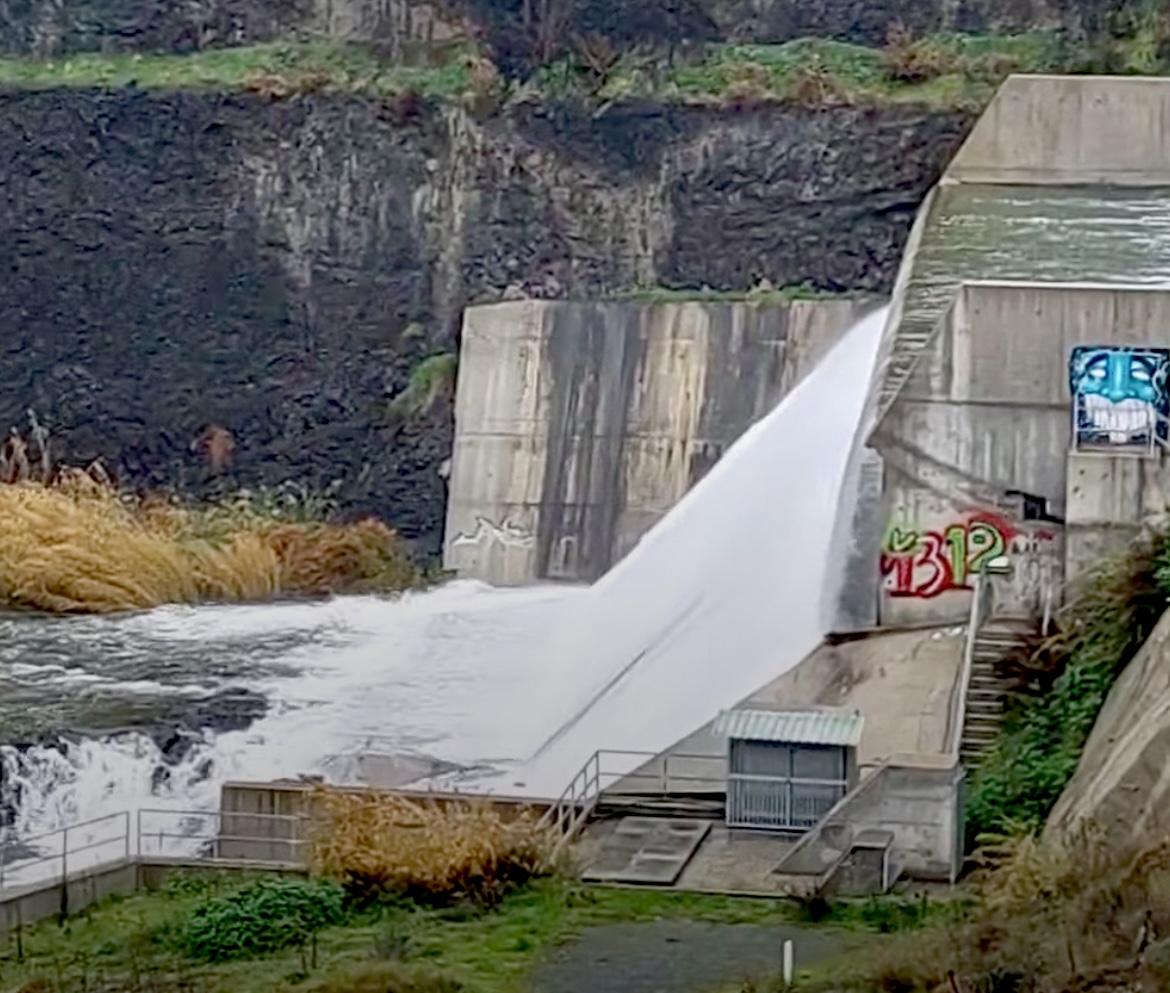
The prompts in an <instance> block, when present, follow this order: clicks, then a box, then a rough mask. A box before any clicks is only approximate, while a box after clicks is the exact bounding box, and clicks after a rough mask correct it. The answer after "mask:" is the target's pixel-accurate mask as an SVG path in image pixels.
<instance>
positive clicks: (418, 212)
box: [0, 90, 969, 551]
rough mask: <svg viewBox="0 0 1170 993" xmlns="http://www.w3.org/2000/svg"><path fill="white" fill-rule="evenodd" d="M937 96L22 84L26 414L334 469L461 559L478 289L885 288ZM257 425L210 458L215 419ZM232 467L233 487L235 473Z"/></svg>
mask: <svg viewBox="0 0 1170 993" xmlns="http://www.w3.org/2000/svg"><path fill="white" fill-rule="evenodd" d="M968 124H969V122H968V120H967V119H966V118H964V117H962V116H959V115H944V114H929V113H924V112H922V111H919V110H915V109H911V108H898V109H893V110H890V111H887V112H876V111H865V110H856V109H843V110H840V111H822V112H819V113H812V114H809V113H801V112H797V111H791V110H785V109H771V110H761V111H759V112H754V113H749V114H743V115H739V116H721V115H720V114H718V113H716V112H714V111H710V112H707V111H699V110H681V109H676V110H670V109H664V108H662V107H657V106H638V107H626V108H615V109H613V110H612V111H611V112H610V113H607V114H604V115H602V116H601V117H594V116H592V115H591V114H589V113H586V112H577V111H573V110H571V109H565V108H563V109H561V110H559V111H553V110H546V109H539V108H529V109H527V110H524V111H518V112H516V113H515V114H513V115H511V116H507V117H499V118H494V119H491V120H488V121H485V122H476V121H473V120H471V119H469V118H467V117H466V116H464V115H462V114H459V113H456V112H452V111H440V110H437V109H425V110H424V112H423V113H421V114H419V115H416V116H414V117H411V118H409V119H407V120H403V119H402V118H401V115H398V114H396V113H395V109H394V108H386V107H383V106H381V105H378V104H376V103H371V102H367V101H362V100H358V99H348V98H329V99H311V98H306V99H303V100H298V101H292V102H286V103H280V102H277V103H272V102H266V101H263V100H261V99H260V98H256V97H220V96H214V95H209V94H202V95H196V94H181V93H170V94H167V93H154V92H140V91H134V90H125V91H120V92H102V93H98V92H83V91H61V92H48V93H9V94H0V273H3V278H2V279H0V327H2V328H3V329H4V334H3V342H2V344H0V375H2V377H3V383H4V388H3V389H2V390H0V430H7V429H8V427H9V425H17V424H22V423H23V422H24V421H25V417H26V411H27V410H29V409H32V410H34V411H35V412H36V414H37V416H38V417H39V418H40V419H41V420H42V421H43V422H45V423H46V424H47V425H48V426H49V427H50V429H51V430H52V433H53V437H54V440H55V445H56V448H55V455H56V456H57V457H58V458H61V459H64V460H68V461H71V462H84V461H86V460H89V459H92V458H96V457H103V458H104V459H105V460H106V461H107V464H109V465H110V467H111V468H112V469H113V470H114V471H115V472H116V473H117V475H118V476H119V477H120V478H122V479H123V480H125V481H128V482H133V483H136V484H141V485H145V486H151V487H160V486H161V487H167V486H174V487H179V488H184V489H192V490H199V491H203V490H206V489H208V488H214V487H217V486H226V485H231V486H238V485H257V484H267V485H275V484H278V483H281V482H282V481H284V480H298V481H300V482H301V483H303V484H305V485H307V486H309V487H311V488H314V489H322V488H326V487H328V486H330V485H331V484H333V485H335V487H336V488H337V491H338V496H339V498H340V499H341V500H342V502H343V504H344V505H345V506H347V507H349V508H352V510H353V511H355V512H357V511H376V512H378V513H380V514H383V515H385V516H387V517H388V518H390V519H391V520H392V521H394V522H395V523H397V524H398V525H399V526H400V527H401V528H402V530H403V532H404V533H405V534H407V535H408V536H410V537H411V538H415V539H419V540H421V541H422V542H423V544H424V546H425V547H426V548H427V549H428V550H432V551H433V550H437V547H438V540H439V536H440V534H441V531H442V522H443V514H444V505H445V492H444V484H443V480H442V479H441V477H440V473H439V467H440V465H441V463H442V462H443V460H444V459H445V458H446V457H447V455H448V454H449V450H450V444H451V414H450V406H449V402H448V398H447V395H446V394H445V393H444V392H443V391H440V394H439V396H438V398H437V401H436V402H435V403H434V404H432V406H431V408H430V409H429V410H428V411H425V412H423V413H421V414H420V415H418V416H414V417H409V418H407V419H406V420H405V422H403V420H402V419H401V417H400V416H399V415H397V414H395V412H394V411H393V410H392V408H391V401H392V399H393V398H394V397H395V396H396V395H398V394H399V393H400V392H401V391H402V390H403V389H404V387H405V385H406V383H407V381H408V377H409V373H410V370H411V368H412V366H413V365H415V364H416V363H417V362H418V361H419V360H420V359H421V358H422V357H423V356H425V355H427V354H429V353H432V352H435V351H454V350H455V348H456V338H457V333H458V326H459V319H460V315H461V312H462V308H463V306H464V305H465V304H466V303H468V302H471V301H484V300H488V301H490V300H499V299H501V298H502V297H503V296H504V295H505V293H506V292H508V291H509V290H510V292H511V295H516V294H519V293H525V292H526V293H528V294H529V295H532V296H538V297H563V296H575V297H582V296H589V295H596V294H599V293H604V292H606V291H608V290H613V289H617V288H622V287H629V286H632V285H637V284H647V283H655V282H668V283H677V284H683V285H701V284H703V283H709V284H711V285H712V286H716V287H722V288H727V289H734V288H746V287H749V286H751V285H752V284H753V283H754V282H755V281H756V280H758V279H760V278H764V277H766V278H768V279H770V280H771V281H772V282H773V283H774V284H776V285H781V284H786V283H800V282H806V281H807V282H811V283H814V284H817V285H820V286H822V287H825V288H828V289H839V290H843V289H849V290H872V291H876V292H882V291H888V289H889V287H890V284H891V282H892V279H893V275H894V270H895V266H896V264H897V259H898V255H899V251H900V246H901V243H902V240H903V238H904V237H905V234H906V231H907V229H908V227H909V224H910V222H911V219H912V216H913V213H914V210H915V207H916V205H917V203H918V201H919V200H920V198H921V197H922V195H923V193H924V191H925V190H926V189H927V188H928V187H929V185H930V184H931V183H933V182H934V181H935V179H936V178H937V176H938V173H939V171H940V168H941V166H942V164H943V163H944V162H946V161H947V159H948V157H949V155H950V153H951V151H952V150H953V149H954V147H955V145H956V143H957V142H958V141H959V140H961V138H962V136H963V134H964V133H965V131H966V129H967V127H968ZM209 429H213V430H220V429H222V430H224V431H227V432H228V433H229V434H230V436H231V442H232V444H231V446H230V447H231V451H230V458H229V459H228V460H227V461H226V463H225V464H222V465H220V466H218V467H217V466H215V465H211V464H210V462H212V461H214V460H210V459H208V458H207V456H208V451H207V446H206V444H204V442H205V441H206V439H207V437H208V434H207V432H208V430H209ZM221 477H222V478H221Z"/></svg>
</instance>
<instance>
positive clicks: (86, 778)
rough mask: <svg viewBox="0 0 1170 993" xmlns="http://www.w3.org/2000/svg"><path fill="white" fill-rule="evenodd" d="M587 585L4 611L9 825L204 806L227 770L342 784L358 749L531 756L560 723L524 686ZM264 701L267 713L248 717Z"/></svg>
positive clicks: (0, 658) (0, 784) (1, 689)
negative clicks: (48, 612) (124, 610)
mask: <svg viewBox="0 0 1170 993" xmlns="http://www.w3.org/2000/svg"><path fill="white" fill-rule="evenodd" d="M578 593H579V591H578V590H575V589H573V588H571V587H551V586H550V587H533V588H528V589H523V590H495V589H491V588H490V587H487V586H483V585H481V584H474V583H452V584H450V585H448V586H445V587H442V588H440V589H438V590H434V591H430V592H427V593H422V594H411V595H408V596H404V597H401V598H399V599H381V598H376V597H341V598H337V599H334V600H330V601H327V602H320V603H290V604H277V605H264V606H208V607H198V608H185V607H184V608H178V607H173V608H164V609H161V610H156V611H152V612H149V613H145V614H140V615H135V616H130V617H120V618H108V617H101V618H76V619H75V618H43V617H15V618H10V619H6V620H4V621H2V622H0V694H2V696H0V729H3V730H2V735H0V741H7V742H8V744H7V745H2V746H0V799H3V800H4V801H5V802H6V810H7V818H6V819H7V820H8V822H9V825H8V826H9V828H10V829H15V831H14V833H15V834H16V835H17V836H18V837H19V836H27V835H30V834H38V833H41V832H45V831H51V830H55V829H57V828H59V827H61V826H63V825H65V824H69V823H76V822H77V821H79V820H86V819H89V818H91V817H96V816H99V815H101V814H105V813H107V812H109V811H112V810H121V809H131V810H133V809H136V808H140V807H143V806H148V807H160V806H167V805H172V806H178V807H182V808H184V809H206V808H208V807H212V806H214V805H215V802H216V800H217V795H218V789H219V786H220V784H221V783H222V782H224V781H225V780H226V779H230V778H247V779H269V778H280V777H295V776H298V775H304V774H318V773H325V774H327V775H328V776H329V778H331V779H341V780H345V779H347V778H353V773H352V771H349V772H347V764H346V762H345V761H343V759H344V757H345V756H347V755H352V754H356V753H359V752H367V753H368V752H375V753H382V754H406V755H416V756H425V757H428V758H433V759H438V760H442V761H443V762H445V763H451V764H453V765H456V766H464V765H470V766H474V767H475V768H476V769H478V770H483V769H484V767H485V766H486V767H489V768H490V767H491V766H492V763H495V762H505V761H507V760H510V759H515V758H517V757H521V756H523V755H524V754H525V750H526V749H528V750H531V749H532V748H535V747H536V745H537V744H538V743H539V738H540V736H541V735H542V734H544V733H547V732H548V730H549V729H548V728H547V727H546V726H543V725H542V719H544V717H545V715H546V713H547V710H546V708H544V707H543V706H542V705H541V701H540V700H537V699H534V698H533V695H532V692H531V688H530V687H528V686H527V685H526V683H528V682H530V681H531V676H532V672H533V669H534V668H535V667H536V666H538V665H539V662H540V660H539V655H540V652H541V650H542V645H543V644H544V643H545V636H546V634H547V633H548V632H549V631H550V629H551V625H553V624H554V623H555V622H556V619H557V618H558V617H560V616H562V614H563V612H564V611H565V610H566V609H568V608H569V607H570V606H571V605H572V604H573V602H574V600H575V597H576V596H577V594H578ZM225 698H226V699H227V700H228V702H229V703H232V702H233V701H239V700H241V699H242V700H243V701H244V703H245V705H246V706H245V707H244V710H245V713H244V714H243V715H233V714H231V713H230V710H231V707H228V708H227V709H228V710H229V714H228V715H227V717H228V720H227V721H226V724H227V729H225V728H224V724H225V721H224V716H225V715H224V714H223V713H222V711H223V709H224V707H223V700H224V699H225ZM257 700H262V701H266V702H267V710H266V712H265V713H263V716H260V717H259V719H256V720H252V721H249V720H248V716H249V714H250V712H251V708H252V707H253V705H254V703H255V701H257ZM217 701H218V702H217ZM208 702H210V704H211V706H210V707H208V706H207V704H208ZM208 710H210V711H211V714H212V716H211V717H210V718H208V715H207V711H208ZM503 714H508V715H509V719H508V720H506V721H503V720H501V715H503ZM234 716H238V717H239V718H240V719H239V720H235V721H233V720H232V718H233V717H234ZM209 720H210V722H211V726H208V722H209ZM233 723H235V724H245V723H246V724H248V726H247V727H236V728H232V724H233ZM201 724H202V725H204V726H202V727H200V725H201ZM176 729H178V730H179V731H180V732H181V737H180V736H179V735H177V734H176Z"/></svg>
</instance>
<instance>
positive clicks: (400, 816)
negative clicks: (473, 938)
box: [312, 788, 555, 906]
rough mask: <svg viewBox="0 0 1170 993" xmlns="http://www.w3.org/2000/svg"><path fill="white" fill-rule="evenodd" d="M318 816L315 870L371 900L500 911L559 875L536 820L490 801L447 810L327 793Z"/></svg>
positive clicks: (547, 836)
mask: <svg viewBox="0 0 1170 993" xmlns="http://www.w3.org/2000/svg"><path fill="white" fill-rule="evenodd" d="M315 810H316V811H317V813H318V820H317V824H316V826H315V831H314V836H313V845H312V865H313V869H314V871H315V872H316V873H318V874H320V875H322V876H328V877H331V878H334V879H338V880H340V881H341V882H342V883H343V884H344V885H345V887H346V889H347V890H348V891H349V892H350V893H351V895H353V896H355V897H357V898H359V899H363V900H368V899H372V898H375V897H378V896H382V895H403V896H407V897H409V898H411V899H415V900H419V901H423V902H427V903H438V904H445V903H446V904H449V903H453V902H457V901H459V900H466V901H470V902H472V903H473V904H476V905H479V906H493V905H495V904H496V903H498V901H499V900H500V899H501V898H502V897H503V896H504V895H505V894H506V893H507V892H508V891H509V890H510V889H512V888H513V887H515V886H517V885H519V884H521V883H523V882H525V881H527V880H528V879H530V878H531V877H533V876H537V875H543V874H547V873H550V872H552V871H553V868H554V865H553V853H554V842H555V836H554V835H553V834H552V833H551V832H549V831H548V830H546V829H545V828H544V827H542V826H541V825H540V823H539V822H538V820H537V818H536V817H535V815H533V814H531V813H528V812H522V813H520V814H519V815H517V816H516V817H514V818H510V819H509V818H505V817H503V816H501V814H500V813H499V811H498V810H497V809H495V808H493V807H492V806H491V805H490V804H489V803H487V802H480V801H469V802H467V803H449V804H439V803H436V802H420V801H415V800H410V799H407V798H405V797H401V796H395V795H393V794H379V793H368V792H361V793H357V792H347V791H341V790H333V789H328V788H323V789H321V790H320V791H318V793H317V794H316V796H315Z"/></svg>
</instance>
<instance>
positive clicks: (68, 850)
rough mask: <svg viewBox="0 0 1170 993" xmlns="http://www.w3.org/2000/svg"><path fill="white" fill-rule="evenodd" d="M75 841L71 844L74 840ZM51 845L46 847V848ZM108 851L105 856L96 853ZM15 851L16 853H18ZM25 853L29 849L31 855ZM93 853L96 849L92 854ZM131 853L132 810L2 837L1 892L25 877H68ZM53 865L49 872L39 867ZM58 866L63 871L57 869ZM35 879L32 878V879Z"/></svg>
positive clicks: (0, 854)
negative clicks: (94, 865) (24, 835)
mask: <svg viewBox="0 0 1170 993" xmlns="http://www.w3.org/2000/svg"><path fill="white" fill-rule="evenodd" d="M71 841H72V842H73V844H70V842H71ZM46 848H47V849H49V850H48V851H44V849H46ZM101 851H105V852H107V853H109V852H115V853H117V854H113V855H110V854H107V856H106V857H105V858H104V859H103V858H101V857H100V856H96V853H98V852H101ZM14 853H15V854H14ZM25 853H28V854H27V855H26V854H25ZM89 853H94V855H93V856H91V855H90V854H89ZM129 857H130V812H129V811H128V810H122V811H119V812H118V813H116V814H106V815H105V816H104V817H95V818H93V819H92V820H88V821H80V822H79V823H77V824H70V825H69V826H68V827H64V828H61V829H60V830H58V831H47V832H45V833H44V834H36V835H31V836H29V837H25V838H13V839H10V840H8V841H0V892H2V891H3V890H4V889H5V887H6V886H10V885H12V880H13V877H14V876H15V877H16V879H17V883H16V885H23V881H24V877H26V876H30V875H36V876H43V875H49V876H53V877H54V878H56V877H58V876H59V878H61V879H65V878H67V877H68V875H69V873H70V871H72V870H73V869H78V868H88V867H89V866H90V865H93V864H100V863H102V862H116V861H118V860H120V859H128V858H129ZM46 866H47V867H50V868H49V870H48V872H45V873H41V872H37V871H36V870H38V869H40V868H41V867H46ZM58 867H59V868H60V872H59V873H58V872H57V869H58ZM30 881H31V880H30Z"/></svg>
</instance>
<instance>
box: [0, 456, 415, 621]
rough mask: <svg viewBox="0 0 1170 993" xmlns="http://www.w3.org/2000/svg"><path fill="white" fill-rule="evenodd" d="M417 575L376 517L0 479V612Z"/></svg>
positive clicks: (142, 605) (383, 585)
mask: <svg viewBox="0 0 1170 993" xmlns="http://www.w3.org/2000/svg"><path fill="white" fill-rule="evenodd" d="M418 578H419V577H418V574H417V572H416V570H415V569H414V567H413V565H412V564H411V561H410V558H409V556H408V555H407V553H406V551H405V549H404V548H403V547H402V544H401V542H400V541H399V539H398V537H397V536H396V535H395V533H394V532H393V531H391V530H390V529H389V528H388V527H386V525H384V524H382V523H381V522H378V521H375V520H365V521H359V522H356V523H352V524H331V523H326V522H321V521H316V522H314V521H295V522H294V521H288V520H283V519H281V518H280V517H264V516H263V515H260V514H256V513H250V512H246V511H244V510H235V511H233V510H231V509H228V510H225V509H224V508H222V507H220V508H209V509H203V510H201V509H198V508H191V507H185V506H182V505H180V504H177V503H174V502H168V501H162V500H149V499H146V500H142V499H138V498H134V497H131V496H128V495H126V494H123V493H120V492H119V491H118V490H116V489H115V488H114V487H113V486H111V485H110V484H109V483H108V482H107V481H105V480H103V479H101V478H100V477H99V478H95V477H94V476H93V475H90V474H87V473H81V472H65V473H61V474H60V475H58V476H57V477H56V478H55V479H54V480H53V481H52V482H51V483H44V482H38V481H30V480H24V481H21V482H15V483H9V484H6V485H0V607H8V608H20V609H29V610H40V611H49V612H52V613H113V612H117V611H126V610H141V609H146V608H150V607H157V606H161V605H162V604H168V603H199V602H206V601H232V602H234V601H257V600H266V599H272V598H276V597H282V596H302V595H321V594H328V593H338V592H374V591H388V590H399V589H404V588H406V587H409V586H411V585H414V584H415V583H417V582H418Z"/></svg>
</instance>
